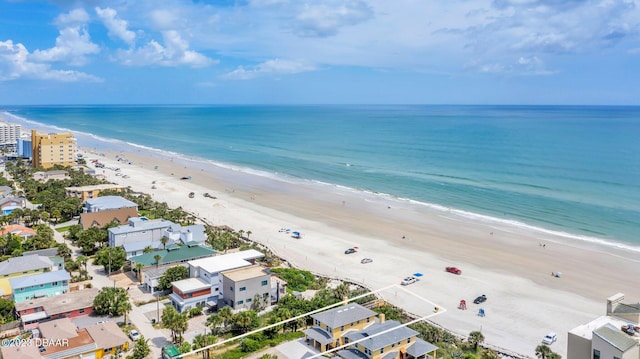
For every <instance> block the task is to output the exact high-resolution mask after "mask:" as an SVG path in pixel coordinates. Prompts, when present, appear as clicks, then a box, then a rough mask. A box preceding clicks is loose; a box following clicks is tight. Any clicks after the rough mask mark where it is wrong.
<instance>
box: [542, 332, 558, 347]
mask: <svg viewBox="0 0 640 359" xmlns="http://www.w3.org/2000/svg"><path fill="white" fill-rule="evenodd" d="M557 339H558V335H557V334H556V333H554V332H551V333H549V334H547V335H545V336H544V338H542V344H547V345H549V344H553V343H554V342H555V341H556V340H557Z"/></svg>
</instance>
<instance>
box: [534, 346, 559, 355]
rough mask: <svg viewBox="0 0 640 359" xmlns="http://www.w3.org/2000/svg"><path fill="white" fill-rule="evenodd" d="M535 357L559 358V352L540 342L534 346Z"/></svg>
mask: <svg viewBox="0 0 640 359" xmlns="http://www.w3.org/2000/svg"><path fill="white" fill-rule="evenodd" d="M536 357H538V358H539V359H560V358H561V356H560V354H558V353H556V352H554V351H553V350H551V348H550V347H549V346H548V345H546V344H540V345H538V346H537V347H536Z"/></svg>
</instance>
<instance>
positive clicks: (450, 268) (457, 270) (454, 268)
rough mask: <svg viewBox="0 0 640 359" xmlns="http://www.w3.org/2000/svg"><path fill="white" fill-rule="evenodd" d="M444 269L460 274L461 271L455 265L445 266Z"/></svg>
mask: <svg viewBox="0 0 640 359" xmlns="http://www.w3.org/2000/svg"><path fill="white" fill-rule="evenodd" d="M446 271H447V272H449V273H453V274H458V275H460V274H462V271H461V270H460V269H458V268H456V267H447V268H446Z"/></svg>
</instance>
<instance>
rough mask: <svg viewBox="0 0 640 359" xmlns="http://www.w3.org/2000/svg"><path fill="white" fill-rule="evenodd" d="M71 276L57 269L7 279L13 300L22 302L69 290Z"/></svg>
mask: <svg viewBox="0 0 640 359" xmlns="http://www.w3.org/2000/svg"><path fill="white" fill-rule="evenodd" d="M70 280H71V276H70V275H69V273H67V271H64V270H57V271H53V272H45V273H41V274H33V275H29V276H24V277H16V278H11V279H9V283H10V284H11V291H12V293H13V301H14V302H16V303H20V302H24V301H27V300H29V299H33V298H42V297H51V296H54V295H60V294H63V293H66V292H68V291H69V281H70Z"/></svg>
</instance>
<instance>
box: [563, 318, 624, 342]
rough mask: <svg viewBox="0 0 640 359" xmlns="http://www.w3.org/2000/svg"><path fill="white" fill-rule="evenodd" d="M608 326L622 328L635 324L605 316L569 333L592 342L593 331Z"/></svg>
mask: <svg viewBox="0 0 640 359" xmlns="http://www.w3.org/2000/svg"><path fill="white" fill-rule="evenodd" d="M607 324H610V325H613V326H614V327H617V328H620V327H621V326H623V325H625V324H633V323H631V322H629V321H626V320H623V319H620V318H618V317H610V316H606V315H603V316H601V317H598V318H596V319H594V320H592V321H590V322H589V323H587V324H582V325H579V326H577V327H575V328H573V329H571V330H570V331H569V333H571V334H573V335H577V336H580V337H582V338H585V339H588V340H591V339H592V337H593V331H594V330H596V329H598V328H600V327H602V326H605V325H607Z"/></svg>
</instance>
